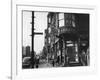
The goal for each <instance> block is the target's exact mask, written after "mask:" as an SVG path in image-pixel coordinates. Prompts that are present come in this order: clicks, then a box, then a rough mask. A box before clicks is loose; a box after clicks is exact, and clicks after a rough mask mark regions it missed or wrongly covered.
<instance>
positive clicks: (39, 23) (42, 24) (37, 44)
mask: <svg viewBox="0 0 100 80" xmlns="http://www.w3.org/2000/svg"><path fill="white" fill-rule="evenodd" d="M47 14H48V12H35V13H34V16H35V18H34V23H35V24H34V28H35V31H34V32H43V35H35V36H34V51H35V52H36V54H39V53H40V52H41V51H42V49H43V46H44V30H45V29H46V28H47ZM31 17H32V12H31V11H23V46H30V47H31V36H30V35H31V29H32V24H31V22H32V18H31Z"/></svg>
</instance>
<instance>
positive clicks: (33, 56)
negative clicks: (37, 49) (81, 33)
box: [31, 11, 43, 68]
mask: <svg viewBox="0 0 100 80" xmlns="http://www.w3.org/2000/svg"><path fill="white" fill-rule="evenodd" d="M34 30H35V29H34V11H32V31H31V34H32V35H31V37H32V53H31V65H32V68H34V65H35V54H34V35H43V33H42V32H34Z"/></svg>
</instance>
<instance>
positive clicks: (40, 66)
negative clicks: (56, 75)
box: [39, 62, 53, 68]
mask: <svg viewBox="0 0 100 80" xmlns="http://www.w3.org/2000/svg"><path fill="white" fill-rule="evenodd" d="M49 67H53V66H52V64H50V63H47V62H46V63H43V64H39V68H49Z"/></svg>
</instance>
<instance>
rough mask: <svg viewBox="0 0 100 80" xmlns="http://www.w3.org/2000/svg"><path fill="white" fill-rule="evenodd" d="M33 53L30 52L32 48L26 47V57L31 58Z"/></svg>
mask: <svg viewBox="0 0 100 80" xmlns="http://www.w3.org/2000/svg"><path fill="white" fill-rule="evenodd" d="M30 54H31V52H30V46H26V56H27V57H28V56H30Z"/></svg>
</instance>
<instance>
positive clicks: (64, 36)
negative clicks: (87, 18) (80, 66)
mask: <svg viewBox="0 0 100 80" xmlns="http://www.w3.org/2000/svg"><path fill="white" fill-rule="evenodd" d="M79 17H84V15H82V16H79V15H78V14H74V13H58V12H56V13H54V12H50V13H48V16H47V23H48V27H47V29H46V31H45V32H46V33H45V34H46V35H45V45H46V48H47V54H48V56H47V57H48V61H50V60H53V61H54V62H55V63H57V64H60V65H62V66H66V65H68V64H69V63H70V62H79V61H80V55H81V53H82V49H83V50H84V51H85V50H87V48H88V47H89V33H88V32H89V31H86V30H88V29H87V28H86V29H84V28H83V29H81V28H82V27H81V25H82V24H81V25H80V21H81V20H82V19H81V18H79ZM82 31H83V33H82ZM82 44H84V45H85V48H86V49H85V48H84V46H82ZM86 46H87V47H86Z"/></svg>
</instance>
